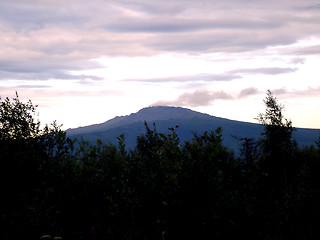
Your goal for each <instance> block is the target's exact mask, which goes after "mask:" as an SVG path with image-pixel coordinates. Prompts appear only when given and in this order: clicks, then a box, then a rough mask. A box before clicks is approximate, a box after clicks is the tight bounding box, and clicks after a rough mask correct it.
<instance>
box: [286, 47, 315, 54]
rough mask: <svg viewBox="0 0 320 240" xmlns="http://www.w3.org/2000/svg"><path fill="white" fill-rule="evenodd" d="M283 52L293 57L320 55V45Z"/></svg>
mask: <svg viewBox="0 0 320 240" xmlns="http://www.w3.org/2000/svg"><path fill="white" fill-rule="evenodd" d="M283 52H284V53H287V54H291V55H320V45H314V46H308V47H299V48H296V49H294V50H285V51H283Z"/></svg>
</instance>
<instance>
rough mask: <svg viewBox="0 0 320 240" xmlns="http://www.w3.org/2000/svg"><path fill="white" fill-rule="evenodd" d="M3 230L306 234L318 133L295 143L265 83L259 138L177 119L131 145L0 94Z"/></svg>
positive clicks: (40, 234)
mask: <svg viewBox="0 0 320 240" xmlns="http://www.w3.org/2000/svg"><path fill="white" fill-rule="evenodd" d="M0 100H1V103H0V128H1V129H0V130H1V132H0V182H1V183H0V184H1V190H2V200H3V201H2V205H1V212H0V224H1V226H2V229H3V230H2V231H1V232H0V238H1V239H18V238H26V239H39V238H42V239H45V238H47V239H50V238H52V239H53V238H54V237H56V239H57V238H58V237H61V238H63V239H152V240H156V239H159V240H160V239H161V240H163V239H182V238H187V237H188V238H190V237H191V238H194V239H208V238H215V239H231V238H237V239H239V238H240V239H313V238H315V239H316V238H317V239H318V238H319V235H320V226H319V223H318V222H317V221H314V219H317V218H319V216H320V186H319V183H320V176H319V174H318V173H319V170H320V139H318V140H317V141H316V139H315V145H313V146H308V147H298V146H297V144H296V142H295V141H294V140H293V139H292V132H293V131H294V128H293V127H292V123H291V121H290V120H287V119H286V118H285V117H284V116H283V106H282V105H281V104H280V103H279V102H278V100H277V99H276V97H275V96H274V95H273V94H272V92H271V91H268V92H267V96H266V98H265V99H264V103H265V106H266V109H265V112H263V113H260V114H258V116H257V119H258V120H259V122H260V123H261V124H263V125H264V132H263V134H262V135H261V138H260V139H257V140H255V139H248V138H239V143H240V146H241V149H240V151H241V155H240V156H239V157H236V156H235V155H234V154H233V151H232V149H228V148H227V147H225V146H224V145H223V129H222V128H220V127H218V128H217V129H208V131H206V132H204V133H202V134H197V133H195V134H194V137H193V138H192V139H191V140H189V141H185V142H181V141H180V139H179V136H178V134H177V133H176V128H177V127H178V126H176V127H173V128H170V129H169V130H170V132H169V133H166V134H164V133H160V132H158V131H157V129H156V125H153V126H152V127H150V125H149V124H148V123H147V122H145V133H144V134H141V135H140V136H139V137H138V138H137V142H136V147H135V148H134V149H132V150H128V149H127V148H126V146H125V133H124V134H122V135H120V136H119V137H118V144H111V143H105V142H104V140H103V139H98V140H97V141H96V143H95V144H91V143H89V142H87V141H85V140H83V139H78V140H77V139H75V140H74V139H69V138H68V137H67V136H66V133H65V132H64V131H62V130H61V126H59V125H58V124H57V123H56V122H53V123H52V124H50V125H46V126H45V127H44V128H42V129H41V128H40V123H39V122H38V121H37V120H35V116H36V107H37V106H35V105H33V103H32V102H31V101H28V102H26V103H23V102H21V101H20V100H19V96H18V94H16V97H14V98H13V99H9V98H5V99H0Z"/></svg>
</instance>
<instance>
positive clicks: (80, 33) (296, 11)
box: [0, 0, 320, 81]
mask: <svg viewBox="0 0 320 240" xmlns="http://www.w3.org/2000/svg"><path fill="white" fill-rule="evenodd" d="M319 11H320V10H319V7H318V6H317V7H315V6H314V1H313V0H306V1H298V0H295V1H290V2H288V1H275V0H272V1H271V2H270V1H268V2H266V1H256V2H252V1H247V0H233V1H228V2H223V1H217V0H213V1H205V0H200V1H196V2H195V1H191V0H187V1H184V2H183V3H181V1H178V0H170V1H168V0H164V1H161V2H156V1H147V0H134V1H126V0H120V1H113V2H112V1H97V0H93V1H84V0H78V1H75V0H70V1H67V2H66V1H62V0H56V1H53V0H50V1H40V0H24V1H21V0H12V1H2V2H1V3H0V35H1V38H0V49H1V56H0V66H1V71H4V72H9V73H10V74H11V77H12V78H13V79H18V78H20V75H21V74H23V75H24V76H26V75H29V77H25V79H32V78H35V79H45V78H49V77H52V76H59V75H60V77H64V78H65V79H68V78H69V76H66V75H64V76H63V74H65V71H79V70H86V69H94V68H97V67H98V66H97V64H95V63H94V62H92V61H90V60H91V59H95V58H99V57H101V56H110V57H112V56H151V55H158V54H163V53H173V54H174V53H181V52H183V53H186V54H205V53H234V52H244V51H255V50H259V49H265V48H267V47H269V46H278V45H288V44H293V43H295V42H297V41H298V40H300V39H306V38H309V37H310V36H313V37H319V35H320V34H319V31H318V29H319V28H320V14H319ZM288 53H290V54H294V55H299V56H301V55H310V54H317V53H319V46H318V45H317V46H312V47H306V48H301V49H295V50H293V51H291V50H288ZM39 69H41V70H43V71H44V72H50V74H48V75H47V76H46V75H45V74H44V73H43V72H41V71H39ZM277 70H278V72H277ZM290 70H292V71H293V70H294V69H276V68H273V69H261V71H262V72H263V74H280V73H286V71H290ZM14 73H16V76H14ZM246 73H249V74H256V72H255V70H250V69H247V71H246ZM230 74H232V73H230ZM49 75H50V76H49ZM215 77H216V79H219V76H215ZM226 78H232V76H226ZM208 79H209V78H208ZM205 81H206V80H205Z"/></svg>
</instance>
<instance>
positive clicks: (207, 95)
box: [153, 90, 232, 107]
mask: <svg viewBox="0 0 320 240" xmlns="http://www.w3.org/2000/svg"><path fill="white" fill-rule="evenodd" d="M219 99H223V100H229V99H232V96H230V95H229V94H227V93H225V92H223V91H218V92H211V91H207V90H197V91H195V92H192V93H184V94H182V95H180V96H179V97H178V98H177V99H175V100H173V101H166V100H163V101H158V102H156V103H154V104H153V105H169V106H184V107H199V106H208V105H211V104H212V103H213V102H214V101H215V100H219Z"/></svg>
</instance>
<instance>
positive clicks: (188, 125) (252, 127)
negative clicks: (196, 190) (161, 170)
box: [67, 106, 320, 152]
mask: <svg viewBox="0 0 320 240" xmlns="http://www.w3.org/2000/svg"><path fill="white" fill-rule="evenodd" d="M144 121H146V122H147V123H148V125H149V127H150V128H151V129H153V124H155V126H156V129H157V131H158V132H162V133H168V132H169V130H168V128H171V127H175V126H176V125H178V126H179V128H178V129H177V130H176V132H177V134H178V136H179V138H180V140H181V142H183V141H186V140H190V139H192V137H193V133H194V132H196V133H199V134H201V133H203V132H204V131H210V130H215V129H216V128H217V127H222V129H223V132H222V133H223V138H224V141H223V143H224V145H225V146H227V147H229V148H231V149H233V150H234V151H235V152H237V151H238V149H239V140H237V139H236V138H235V137H237V138H240V137H247V138H255V139H259V138H260V137H261V132H262V131H263V126H261V125H260V124H255V123H247V122H240V121H234V120H229V119H225V118H219V117H214V116H211V115H208V114H203V113H199V112H196V111H192V110H190V109H186V108H181V107H168V106H156V107H147V108H143V109H141V110H140V111H138V112H137V113H132V114H130V115H128V116H121V117H115V118H113V119H111V120H109V121H106V122H104V123H100V124H94V125H90V126H86V127H79V128H75V129H68V130H67V136H68V137H71V138H80V137H81V136H82V137H83V138H84V139H85V140H88V141H90V142H92V143H94V142H95V141H96V139H97V138H101V139H102V140H104V141H106V142H112V143H117V137H118V136H119V135H120V134H124V135H125V139H126V142H125V143H126V146H127V147H128V148H130V149H133V148H134V147H135V145H136V139H137V136H139V135H141V134H144V133H145V126H144ZM319 133H320V129H305V128H297V130H296V131H295V132H294V134H293V137H294V139H296V140H297V142H298V144H299V145H300V146H305V145H312V144H314V143H315V141H316V140H317V139H318V137H319Z"/></svg>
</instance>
